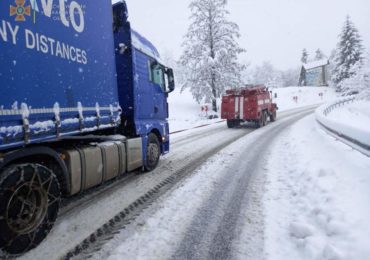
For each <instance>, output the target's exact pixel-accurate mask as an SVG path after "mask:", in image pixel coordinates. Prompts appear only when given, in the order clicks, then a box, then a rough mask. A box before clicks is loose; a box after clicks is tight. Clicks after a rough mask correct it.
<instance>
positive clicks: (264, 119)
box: [262, 111, 267, 126]
mask: <svg viewBox="0 0 370 260" xmlns="http://www.w3.org/2000/svg"><path fill="white" fill-rule="evenodd" d="M262 124H263V126H266V125H267V112H266V111H263V123H262Z"/></svg>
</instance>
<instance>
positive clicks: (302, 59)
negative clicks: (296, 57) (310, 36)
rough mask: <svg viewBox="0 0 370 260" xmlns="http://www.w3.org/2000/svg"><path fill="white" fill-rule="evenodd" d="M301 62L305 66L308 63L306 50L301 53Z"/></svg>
mask: <svg viewBox="0 0 370 260" xmlns="http://www.w3.org/2000/svg"><path fill="white" fill-rule="evenodd" d="M301 62H302V63H304V64H306V63H307V62H308V52H307V50H306V49H303V51H302V57H301Z"/></svg>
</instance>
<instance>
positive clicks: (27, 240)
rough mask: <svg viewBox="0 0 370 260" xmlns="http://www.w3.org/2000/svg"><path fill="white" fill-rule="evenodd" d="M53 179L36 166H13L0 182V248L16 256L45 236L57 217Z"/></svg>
mask: <svg viewBox="0 0 370 260" xmlns="http://www.w3.org/2000/svg"><path fill="white" fill-rule="evenodd" d="M59 204H60V188H59V183H58V180H57V177H56V176H55V175H54V173H53V172H52V171H51V170H49V169H48V168H46V167H44V166H41V165H38V164H21V165H13V166H10V167H9V168H7V169H6V170H5V171H4V172H3V173H2V176H1V178H0V248H3V249H4V250H5V251H7V252H8V253H10V254H20V253H24V252H26V251H29V250H30V249H32V248H35V247H36V246H37V245H38V244H40V243H41V241H42V240H43V239H44V238H45V237H46V236H47V234H48V233H49V232H50V230H51V228H52V227H53V225H54V222H55V220H56V218H57V216H58V211H59Z"/></svg>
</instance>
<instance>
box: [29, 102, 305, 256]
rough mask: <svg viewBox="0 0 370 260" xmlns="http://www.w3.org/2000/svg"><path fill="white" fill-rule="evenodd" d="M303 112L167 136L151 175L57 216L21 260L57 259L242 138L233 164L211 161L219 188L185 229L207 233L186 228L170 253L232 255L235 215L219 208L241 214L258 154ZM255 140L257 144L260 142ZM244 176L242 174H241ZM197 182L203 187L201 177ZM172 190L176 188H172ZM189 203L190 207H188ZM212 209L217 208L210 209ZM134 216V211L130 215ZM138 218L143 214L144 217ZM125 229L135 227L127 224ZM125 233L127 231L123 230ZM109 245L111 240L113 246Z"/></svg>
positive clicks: (132, 179) (258, 164)
mask: <svg viewBox="0 0 370 260" xmlns="http://www.w3.org/2000/svg"><path fill="white" fill-rule="evenodd" d="M308 110H309V111H311V112H312V107H311V108H304V109H300V110H295V111H289V112H284V113H281V115H280V119H279V121H278V122H276V123H274V124H270V125H269V126H268V127H266V128H264V129H261V130H258V131H254V130H255V129H253V128H247V127H242V128H239V129H231V130H230V129H227V127H226V124H216V125H213V126H209V127H206V128H204V129H195V130H191V131H189V132H186V133H180V134H178V135H175V136H174V137H173V138H172V151H171V154H169V155H168V156H166V157H164V158H163V159H162V160H161V164H160V166H159V168H158V169H157V170H156V171H154V172H153V173H150V174H145V175H134V176H131V177H130V178H129V179H127V180H125V181H122V182H121V183H118V184H113V185H112V187H110V188H109V189H107V191H106V192H102V193H101V194H99V195H98V196H91V198H89V199H88V200H86V202H85V203H83V204H82V205H79V206H78V207H72V208H71V209H70V210H68V211H67V212H66V213H65V214H63V215H62V216H61V217H60V218H59V220H58V222H57V223H56V225H55V227H54V229H53V230H52V232H51V233H50V235H49V236H48V238H47V239H46V240H45V241H44V242H43V243H42V244H41V245H40V246H39V247H38V248H36V249H35V250H33V251H31V252H29V253H28V254H26V255H24V256H23V257H22V259H40V257H41V258H43V259H60V258H62V257H64V256H65V254H66V253H67V252H69V251H70V250H73V249H74V247H75V246H76V245H78V244H79V243H81V242H82V241H83V240H84V239H85V238H87V237H89V236H90V234H92V233H93V232H94V231H96V230H97V229H98V228H100V227H101V226H103V225H104V224H105V223H107V222H108V221H109V220H110V219H111V218H113V217H114V216H116V215H117V214H119V213H120V212H122V210H124V209H127V208H129V207H130V205H133V204H135V205H136V204H137V203H136V202H137V201H138V199H139V200H140V198H141V197H142V196H143V195H145V194H147V193H148V191H150V190H152V189H153V188H154V187H157V186H158V185H161V183H162V182H163V181H165V180H166V179H167V178H169V177H171V176H173V175H179V176H180V175H181V176H191V175H196V173H197V170H198V168H199V167H200V168H201V167H204V164H205V165H208V162H209V159H210V158H211V157H212V156H214V155H215V154H217V153H220V152H221V151H223V152H224V150H225V149H224V148H225V147H227V146H228V145H230V144H232V143H234V142H235V141H236V140H239V139H241V140H242V139H245V137H246V136H250V137H248V138H247V140H248V142H250V140H255V142H252V143H250V144H249V145H242V146H241V147H240V151H241V152H240V153H238V154H234V155H233V157H236V158H233V159H232V160H231V161H232V162H234V164H230V165H228V164H229V163H230V162H229V161H228V162H224V163H222V164H219V163H214V165H216V167H217V171H216V172H219V173H218V174H216V175H215V176H219V175H220V177H222V178H221V180H222V181H221V184H220V186H219V187H220V189H216V190H214V191H213V192H214V194H212V196H211V197H212V199H211V200H209V201H208V202H207V203H208V204H205V205H204V210H205V212H202V211H199V212H198V213H197V214H195V215H194V218H192V221H193V222H194V223H192V224H191V225H190V226H191V227H192V228H193V229H196V227H197V226H198V227H199V226H202V227H204V230H205V231H207V232H205V234H204V235H203V236H202V237H203V239H199V238H200V237H201V236H200V234H203V232H200V231H197V230H192V229H189V230H188V231H187V232H186V233H185V237H186V238H185V237H184V239H185V240H188V239H189V241H188V243H180V244H179V245H178V248H177V249H176V251H175V252H174V256H179V257H187V256H189V257H191V256H194V257H197V256H198V255H194V253H195V252H192V251H193V249H194V246H195V245H196V244H198V243H200V242H199V241H200V240H201V244H199V246H202V245H203V247H204V248H206V247H208V245H210V244H212V245H213V246H212V247H211V248H213V249H214V248H219V247H220V248H221V249H222V250H221V251H222V252H224V253H223V255H220V257H222V258H223V257H228V256H229V253H230V252H232V250H231V246H232V241H233V240H234V239H233V238H234V236H235V231H237V230H236V227H237V222H238V221H239V220H240V218H238V217H237V214H236V216H234V215H235V214H226V215H225V214H222V212H224V211H223V210H226V211H225V212H229V213H231V212H241V209H242V208H243V207H242V205H241V204H243V203H245V202H246V201H248V200H246V199H245V194H247V193H246V192H244V193H243V192H242V191H245V189H246V188H247V187H248V183H249V181H250V180H249V179H250V178H251V177H253V176H254V175H255V173H256V169H259V167H261V165H262V164H263V161H261V158H262V157H261V156H262V154H263V153H262V152H263V151H266V149H267V148H268V144H269V142H270V141H272V140H273V139H274V138H275V137H277V136H278V134H279V132H281V131H283V129H284V128H285V127H287V126H289V125H290V124H291V123H292V122H293V121H295V120H297V119H298V118H301V117H302V116H303V115H304V114H306V113H307V112H302V111H308ZM258 136H260V137H262V136H263V137H262V138H260V137H258ZM256 140H258V141H256ZM260 140H263V141H262V142H260ZM236 143H238V145H240V144H244V143H245V142H239V141H238V142H236ZM234 145H235V143H234ZM216 156H217V155H216ZM239 156H241V158H239ZM238 161H241V162H242V164H237V163H236V162H238ZM212 167H214V166H212ZM245 169H247V171H245ZM230 172H233V175H232V176H230ZM234 172H235V173H234ZM245 172H247V173H248V174H244V173H245ZM231 177H232V178H231ZM191 179H194V178H191ZM211 179H212V178H211ZM203 182H204V184H206V179H205V180H203ZM179 183H181V182H179ZM175 184H176V183H175ZM208 184H209V183H208ZM210 184H212V182H210ZM178 185H180V184H178ZM173 189H176V187H174V188H173ZM169 193H171V192H169ZM166 194H167V193H166ZM225 194H226V195H227V196H226V195H225ZM139 204H140V201H139ZM190 205H192V204H191V203H190ZM148 206H149V205H148ZM150 208H151V207H150ZM217 208H218V209H219V210H215V209H217ZM209 210H210V211H209ZM139 213H140V212H139ZM139 213H136V212H135V214H139ZM142 215H143V216H145V214H142ZM140 217H141V216H140ZM186 221H188V220H186ZM186 221H184V223H185V222H186ZM219 224H220V225H219ZM215 225H217V226H219V229H218V230H214V228H212V227H214V226H215ZM128 227H135V226H134V225H131V224H130V225H128ZM129 229H130V228H127V230H129ZM233 230H234V231H233ZM211 231H212V232H211ZM223 236H226V237H227V240H226V241H228V242H227V243H226V244H224V243H223V242H222V241H224V239H223V238H222V237H223ZM179 237H181V236H179ZM185 240H184V241H185ZM113 241H117V239H116V238H115V239H113ZM113 241H111V242H112V243H114V242H113ZM132 241H134V240H132ZM109 244H110V242H109V243H107V245H106V246H107V248H109ZM138 245H140V244H138ZM140 248H141V247H140ZM141 249H142V248H141ZM108 251H111V250H108ZM141 251H142V250H141ZM195 251H196V252H197V253H199V254H200V256H205V255H207V254H208V252H207V251H204V252H202V251H201V250H195ZM213 251H214V253H215V254H218V252H220V250H218V251H217V250H213ZM101 254H103V255H104V257H106V256H107V255H109V253H107V252H106V251H105V249H104V248H103V250H101V253H98V254H97V256H99V255H101Z"/></svg>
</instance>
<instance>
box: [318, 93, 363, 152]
mask: <svg viewBox="0 0 370 260" xmlns="http://www.w3.org/2000/svg"><path fill="white" fill-rule="evenodd" d="M316 119H317V120H318V121H319V122H320V123H321V124H323V125H324V126H325V127H327V128H329V129H331V130H332V131H335V132H337V133H339V134H340V135H344V136H345V137H347V138H350V139H353V141H354V142H356V143H357V144H358V145H360V146H361V145H363V146H367V147H370V102H369V101H359V100H356V99H354V98H342V99H339V100H337V101H334V102H331V103H329V104H326V105H323V106H321V107H320V108H318V109H317V111H316Z"/></svg>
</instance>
